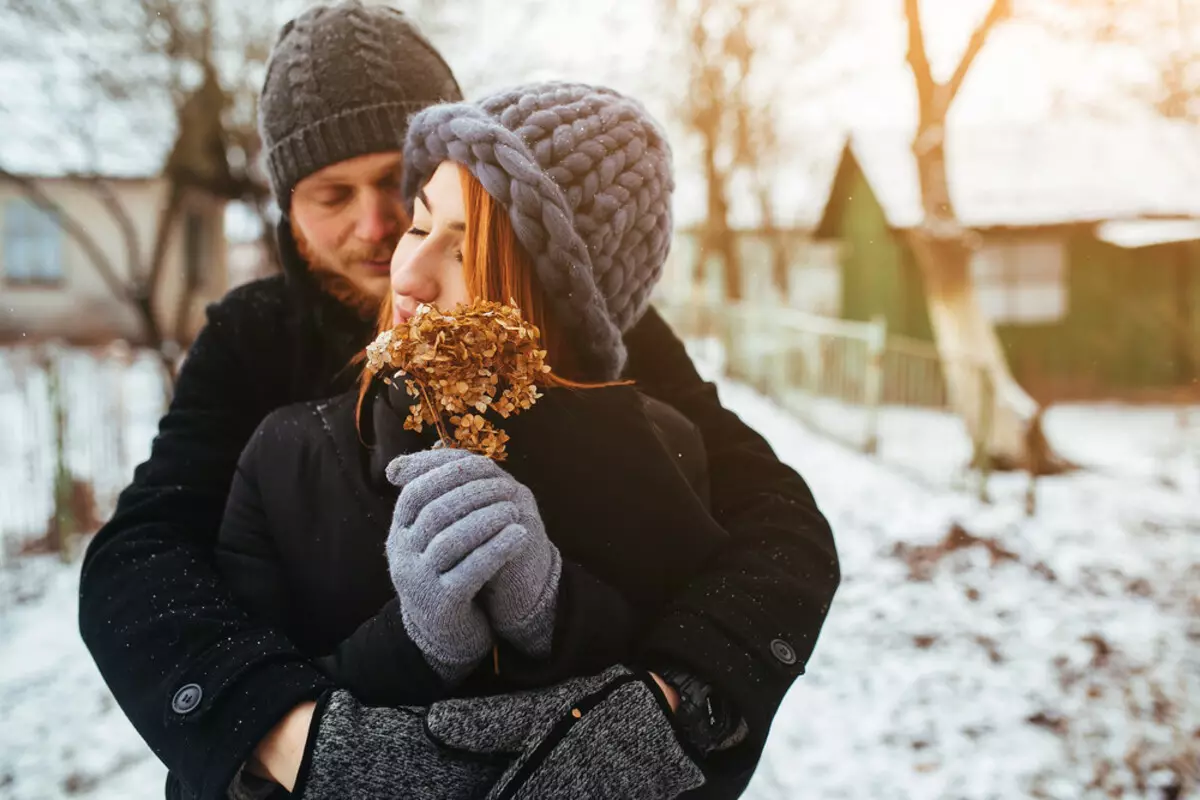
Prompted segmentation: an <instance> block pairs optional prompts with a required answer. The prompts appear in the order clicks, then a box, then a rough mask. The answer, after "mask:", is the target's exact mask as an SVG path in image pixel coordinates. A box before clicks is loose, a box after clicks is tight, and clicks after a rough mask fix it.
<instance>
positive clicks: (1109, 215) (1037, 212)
mask: <svg viewBox="0 0 1200 800" xmlns="http://www.w3.org/2000/svg"><path fill="white" fill-rule="evenodd" d="M910 141H911V135H910V134H908V133H906V132H903V131H899V130H889V131H866V132H857V133H854V134H852V135H851V136H850V137H849V139H848V140H847V141H846V143H845V146H844V147H843V150H842V154H841V161H840V166H839V170H838V171H839V175H841V174H844V173H843V170H844V169H845V168H846V167H847V166H848V165H856V166H857V167H858V169H860V170H861V171H862V174H863V175H864V176H865V178H866V180H867V182H868V184H869V185H870V187H871V191H872V192H873V193H874V195H875V198H876V199H877V200H878V202H879V205H880V207H881V208H882V209H883V213H884V216H885V217H886V219H887V222H888V225H889V226H890V227H892V228H899V229H904V228H912V227H915V226H917V225H919V224H920V222H921V220H922V217H923V213H922V210H921V200H920V187H919V184H918V178H917V167H916V159H915V158H914V157H913V155H912V151H911V149H910ZM946 159H947V171H948V177H949V181H950V192H951V196H952V197H953V199H954V204H955V208H956V210H957V212H958V216H959V220H960V221H961V222H962V223H963V224H964V225H966V226H967V227H970V228H995V227H1014V228H1029V227H1046V226H1052V225H1069V224H1080V223H1098V222H1105V221H1110V220H1136V219H1200V129H1198V128H1196V127H1195V126H1193V125H1189V124H1187V123H1183V122H1176V121H1168V120H1163V119H1148V120H1142V121H1138V122H1122V123H1113V122H1101V121H1096V120H1074V121H1066V122H1047V123H1043V124H1039V125H1036V126H1021V127H1012V128H1005V127H988V128H970V127H964V128H958V129H955V128H951V130H950V132H949V134H948V136H947V140H946ZM839 183H840V181H835V182H834V187H833V189H832V191H831V192H830V194H829V195H828V196H827V197H826V199H825V204H824V212H823V213H822V221H821V224H820V230H821V233H822V235H830V234H831V232H832V231H833V228H832V227H831V225H832V220H830V219H829V217H830V215H831V214H836V208H837V207H838V206H839V205H840V198H836V197H834V196H833V194H834V193H835V192H838V191H844V190H845V189H844V187H841V186H839V185H838V184H839Z"/></svg>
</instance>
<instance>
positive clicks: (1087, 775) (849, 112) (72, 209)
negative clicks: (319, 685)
mask: <svg viewBox="0 0 1200 800" xmlns="http://www.w3.org/2000/svg"><path fill="white" fill-rule="evenodd" d="M392 4H393V5H396V6H398V7H400V8H403V9H404V10H405V11H406V12H408V13H410V14H411V15H412V16H413V17H414V18H415V19H416V20H417V21H418V22H419V23H420V24H421V26H422V27H423V29H424V30H425V32H426V33H427V35H428V36H429V37H430V38H431V39H432V41H433V42H434V43H435V44H436V45H437V46H438V48H439V49H440V50H441V51H442V53H443V54H444V55H445V56H446V58H447V60H448V61H449V63H450V64H451V66H452V67H453V69H454V70H455V72H456V74H457V75H458V78H459V81H460V83H461V84H462V86H463V88H464V91H465V92H466V94H467V95H468V97H470V96H477V95H479V94H480V93H482V92H485V91H487V90H490V89H494V88H498V87H501V86H504V85H507V84H513V83H518V82H522V81H527V80H531V79H547V78H568V79H576V80H583V81H588V82H594V83H605V84H608V85H611V86H613V87H614V88H618V89H620V90H623V91H625V92H628V93H630V94H632V95H634V96H636V97H638V98H640V99H642V100H643V101H644V102H645V104H646V105H647V106H648V107H649V108H650V110H651V111H652V112H653V113H654V114H655V115H656V116H657V117H658V118H659V119H660V120H661V121H662V122H663V123H664V124H665V126H666V127H667V129H668V131H669V132H670V136H671V141H672V145H673V147H674V151H675V161H676V171H677V175H678V188H677V197H676V206H675V222H676V231H677V235H676V241H675V243H674V246H673V249H672V255H671V259H670V262H669V264H668V266H667V271H666V275H665V277H664V279H663V281H662V284H661V286H660V289H659V291H658V295H657V297H656V303H657V305H658V307H659V308H660V310H661V311H662V312H663V313H664V314H665V315H666V316H667V318H668V319H669V321H671V323H672V324H673V325H674V326H675V328H676V329H677V331H678V332H679V333H680V335H681V336H682V337H683V338H684V339H685V341H686V342H687V344H688V346H689V349H690V351H691V352H692V353H693V355H694V358H695V360H696V361H697V363H698V364H699V365H700V367H701V368H702V371H703V372H704V374H705V375H706V377H708V378H710V379H711V380H714V381H716V382H717V383H718V386H719V387H720V390H721V395H722V399H723V401H724V402H725V403H726V404H727V405H729V406H730V407H731V408H733V409H734V410H735V411H736V412H737V413H738V414H739V415H741V416H742V417H743V418H744V419H746V421H747V422H749V423H750V424H751V425H753V426H754V427H755V428H756V429H758V430H760V431H761V432H762V433H763V434H764V435H765V436H766V437H767V438H768V440H769V441H770V442H771V444H772V445H773V446H774V447H775V449H776V451H777V452H778V453H779V454H780V456H781V458H783V459H784V460H785V461H786V462H788V463H789V464H791V465H793V466H794V467H796V468H797V469H798V470H799V471H800V472H801V474H802V475H804V476H805V478H806V479H808V480H809V482H810V483H811V485H812V487H813V490H814V493H815V495H816V497H817V500H818V502H819V503H820V505H821V507H822V509H823V510H824V512H825V513H826V515H827V516H828V517H829V518H830V521H831V523H832V524H833V528H834V532H835V535H836V536H837V540H838V544H839V549H840V552H841V557H842V562H843V574H844V579H843V584H842V588H841V589H840V591H839V594H838V597H837V599H836V601H835V603H834V606H833V609H832V611H831V613H830V616H829V620H828V622H827V624H826V628H825V631H824V632H823V633H822V635H821V642H820V644H819V646H818V647H817V652H816V656H815V657H814V659H813V661H812V662H811V664H810V668H809V674H808V675H807V676H805V677H803V678H802V679H801V680H800V681H799V682H798V683H797V685H796V687H795V688H794V689H793V691H792V692H791V694H789V696H788V698H787V701H786V702H785V704H784V707H783V708H782V709H781V711H780V713H779V716H778V718H777V721H776V725H775V728H774V731H773V733H772V738H771V741H770V744H769V745H768V749H767V753H766V755H765V757H764V761H763V763H762V766H761V768H760V770H759V772H758V774H757V776H756V778H755V781H754V783H753V784H752V787H751V789H750V791H749V793H748V795H747V796H748V797H754V798H762V799H764V800H765V799H766V798H790V797H830V798H860V797H870V798H884V797H887V798H892V797H895V798H908V797H952V798H1010V797H1039V798H1075V797H1147V798H1182V797H1200V0H841V1H840V2H829V0H608V2H596V3H588V4H576V3H562V2H550V0H453V2H438V0H407V1H406V0H396V2H395V3H392ZM306 5H307V3H305V2H303V0H259V2H257V3H254V4H250V3H244V2H239V0H0V420H3V422H2V424H0V720H4V723H5V724H4V725H3V726H0V797H3V798H49V797H83V798H101V797H104V798H127V797H153V796H159V795H160V794H161V785H162V779H163V777H164V774H165V773H164V770H163V768H162V767H161V765H160V764H159V763H158V761H157V760H156V759H155V758H154V756H153V755H152V754H151V753H150V752H149V751H148V749H147V748H146V747H145V745H144V744H142V742H141V741H140V739H139V738H138V737H137V735H136V733H134V731H133V730H132V728H131V727H130V726H129V725H128V723H127V722H126V721H125V719H124V717H123V716H122V715H121V713H120V710H119V709H118V708H116V706H115V704H114V702H113V700H112V698H111V696H109V695H108V693H107V691H106V690H105V688H104V685H103V683H102V681H101V680H100V678H99V675H98V673H97V672H96V670H95V668H94V666H93V665H92V662H91V660H90V658H89V657H88V655H87V652H86V650H85V649H84V648H83V646H82V644H81V643H80V642H79V639H78V633H77V631H76V627H75V613H76V609H75V604H76V595H75V592H76V587H77V584H78V569H79V555H80V551H81V549H82V548H83V547H84V546H86V541H87V536H88V535H89V534H90V533H92V532H94V531H95V530H96V528H97V527H98V525H99V524H100V523H101V522H103V520H105V519H106V518H107V516H108V514H109V513H111V510H112V508H113V504H114V502H115V499H116V495H117V493H118V492H119V491H120V490H121V488H123V486H124V485H125V484H126V483H127V482H128V481H129V480H130V478H131V476H132V471H133V468H134V466H135V465H136V464H137V463H139V462H140V461H141V460H142V459H144V458H145V456H146V455H147V453H148V452H149V445H150V441H151V439H152V437H153V435H154V431H155V428H156V425H157V420H158V417H159V416H160V415H161V414H162V412H163V411H164V409H165V407H166V404H167V403H168V402H169V398H170V394H171V388H172V380H173V374H174V371H175V369H176V368H177V366H178V364H179V362H180V359H181V358H182V357H183V355H184V354H185V353H186V349H187V346H188V344H189V342H190V341H191V339H192V337H193V336H194V335H195V333H196V331H197V330H198V327H199V326H200V325H201V324H202V321H203V311H204V307H205V305H206V304H207V303H209V302H211V301H213V300H216V299H218V298H220V297H221V296H222V295H223V294H224V293H225V292H226V291H228V290H229V289H230V288H232V287H234V286H236V285H238V284H240V283H243V282H246V281H249V280H254V279H256V278H258V277H262V276H265V275H269V274H271V273H272V272H273V271H275V270H276V268H277V267H276V263H275V262H276V259H275V255H274V252H273V245H272V242H271V238H270V235H269V232H270V231H271V229H272V225H273V221H274V219H275V217H276V215H277V211H276V209H275V207H274V204H273V201H272V199H271V197H270V194H269V190H268V187H267V183H266V180H265V176H264V173H263V172H262V170H261V168H260V163H259V159H260V155H261V144H260V142H259V139H258V136H257V133H256V131H255V120H256V113H257V111H256V100H257V94H258V91H259V89H260V87H261V83H262V80H263V76H264V72H265V63H266V59H267V56H268V54H269V52H270V48H271V45H272V43H273V41H274V37H275V34H276V32H277V31H278V29H279V27H280V25H282V23H283V22H285V21H286V20H288V19H290V18H291V17H293V16H294V15H295V14H297V13H298V12H299V11H301V10H302V9H303V8H304V7H305V6H306Z"/></svg>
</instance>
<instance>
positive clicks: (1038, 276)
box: [816, 119, 1200, 400]
mask: <svg viewBox="0 0 1200 800" xmlns="http://www.w3.org/2000/svg"><path fill="white" fill-rule="evenodd" d="M910 141H911V137H910V135H908V134H906V133H904V132H903V131H872V132H863V133H856V134H854V135H852V136H850V137H849V139H848V141H847V142H846V143H845V146H844V147H843V148H842V151H841V155H840V160H839V162H838V166H837V170H836V173H835V175H834V177H833V180H832V182H831V184H830V187H829V190H828V193H827V195H826V197H825V202H824V209H823V211H822V213H821V219H820V222H819V223H818V224H817V226H816V234H817V237H818V239H820V240H822V241H830V242H836V243H838V245H839V247H840V256H839V262H840V271H841V276H842V280H841V309H840V313H841V316H843V317H845V318H848V319H858V320H865V319H869V318H871V317H872V316H875V315H883V316H884V317H885V318H886V319H887V322H888V327H889V331H890V332H892V333H895V334H902V335H906V336H910V337H916V338H919V339H926V340H931V339H932V333H931V329H930V323H929V315H928V312H927V308H926V303H925V297H924V293H923V291H922V282H921V276H920V274H919V271H918V268H917V265H916V262H915V260H914V257H913V253H912V251H911V250H910V248H909V246H908V244H907V242H906V237H905V233H906V232H907V231H910V230H911V229H913V228H915V227H916V226H917V225H919V224H920V222H921V220H922V210H921V203H920V194H919V186H918V179H917V171H916V164H915V159H914V157H913V155H912V152H911V149H910ZM946 151H947V153H946V155H947V173H948V180H949V183H950V192H951V197H952V198H953V200H954V203H955V206H956V210H957V212H958V216H959V219H960V221H961V222H962V223H963V224H964V225H965V226H966V227H968V228H969V230H970V231H971V232H972V237H971V238H972V243H973V246H974V253H973V256H972V261H971V266H970V269H971V277H972V281H973V284H974V287H975V291H976V293H977V298H978V300H979V303H980V305H981V306H982V309H983V311H984V313H986V314H988V315H989V316H990V317H991V319H992V320H993V321H994V323H995V325H996V329H997V333H998V335H999V337H1000V339H1001V342H1002V344H1003V345H1004V347H1005V349H1006V352H1007V355H1008V359H1009V364H1010V366H1011V367H1012V369H1013V372H1014V375H1015V377H1016V378H1017V380H1018V381H1019V382H1020V383H1021V384H1022V385H1023V386H1024V387H1025V388H1026V389H1027V390H1028V391H1030V392H1031V393H1033V394H1034V395H1035V396H1036V397H1039V398H1040V399H1043V400H1050V399H1059V398H1066V397H1094V396H1112V395H1115V394H1129V393H1135V394H1140V393H1146V392H1148V391H1154V390H1161V389H1169V388H1171V387H1181V386H1187V385H1190V384H1193V383H1194V382H1195V381H1197V380H1198V379H1200V131H1197V129H1196V128H1195V127H1192V126H1188V125H1185V124H1181V123H1174V122H1168V121H1164V120H1159V119H1155V120H1147V121H1140V122H1126V123H1103V122H1098V121H1094V120H1093V121H1075V122H1061V123H1046V124H1043V125H1040V126H1036V127H1023V128H1015V129H1002V128H989V129H984V130H973V129H970V128H962V129H956V128H951V130H950V131H949V133H948V135H947V139H946Z"/></svg>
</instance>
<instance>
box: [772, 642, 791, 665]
mask: <svg viewBox="0 0 1200 800" xmlns="http://www.w3.org/2000/svg"><path fill="white" fill-rule="evenodd" d="M771 655H773V656H775V658H777V659H779V660H780V661H781V662H782V663H784V664H787V665H788V666H789V667H790V666H791V665H792V664H795V663H796V651H795V650H794V649H793V648H792V646H791V645H790V644H788V643H787V642H785V641H784V640H783V639H776V640H775V641H773V642H771Z"/></svg>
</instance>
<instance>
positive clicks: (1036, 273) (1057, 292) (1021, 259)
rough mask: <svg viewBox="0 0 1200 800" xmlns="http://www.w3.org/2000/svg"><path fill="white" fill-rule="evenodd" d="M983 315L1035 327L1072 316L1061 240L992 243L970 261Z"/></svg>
mask: <svg viewBox="0 0 1200 800" xmlns="http://www.w3.org/2000/svg"><path fill="white" fill-rule="evenodd" d="M971 278H972V280H973V281H974V284H975V295H976V297H977V298H978V299H979V305H980V306H981V307H982V309H983V313H984V314H987V315H988V317H990V318H991V319H992V321H993V322H999V323H1009V324H1016V325H1035V324H1039V323H1047V322H1058V321H1059V320H1061V319H1062V318H1063V317H1065V316H1066V314H1067V253H1066V247H1065V245H1064V244H1063V242H1062V241H1061V240H1058V239H1010V240H1001V241H988V242H987V243H985V244H984V245H983V247H981V248H980V249H979V250H977V251H976V252H975V254H974V255H973V256H972V259H971Z"/></svg>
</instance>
